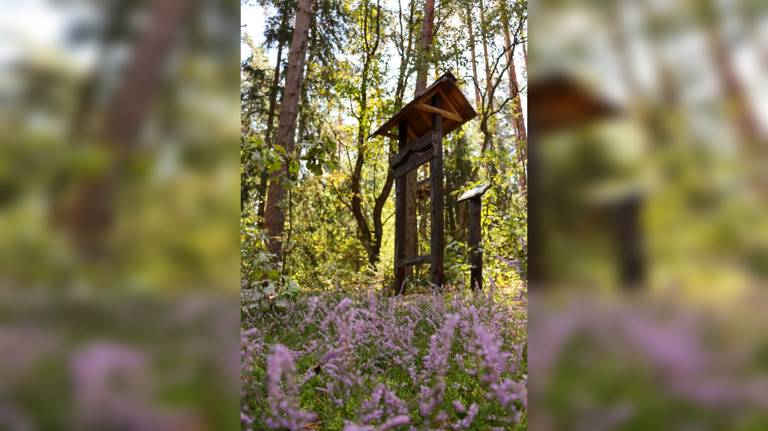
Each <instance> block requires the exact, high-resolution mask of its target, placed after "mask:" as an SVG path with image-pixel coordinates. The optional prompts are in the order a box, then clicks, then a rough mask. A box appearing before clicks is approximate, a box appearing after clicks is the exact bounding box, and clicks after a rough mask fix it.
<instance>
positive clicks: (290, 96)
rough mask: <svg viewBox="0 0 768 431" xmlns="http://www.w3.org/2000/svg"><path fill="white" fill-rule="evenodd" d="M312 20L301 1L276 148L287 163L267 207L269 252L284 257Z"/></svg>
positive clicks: (307, 2)
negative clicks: (289, 189)
mask: <svg viewBox="0 0 768 431" xmlns="http://www.w3.org/2000/svg"><path fill="white" fill-rule="evenodd" d="M311 17H312V0H299V3H298V7H297V10H296V22H295V23H294V27H293V38H292V40H291V47H290V50H289V51H288V68H287V70H286V75H285V89H284V91H283V99H282V106H281V109H280V117H279V120H278V128H277V133H276V134H275V146H276V147H277V146H279V147H282V148H283V149H285V160H284V161H283V164H282V166H281V168H280V169H279V170H277V171H275V172H273V173H272V176H271V178H270V182H269V193H268V197H267V208H266V210H265V214H264V221H265V225H266V228H267V234H268V235H269V247H268V248H269V251H270V253H273V254H274V255H276V256H277V257H278V260H279V259H280V258H281V257H282V238H281V237H282V235H283V230H284V227H285V226H284V224H285V212H284V209H283V201H284V200H285V195H286V190H285V186H286V185H285V179H286V177H287V174H288V164H289V162H290V159H291V158H292V156H293V153H294V147H295V143H294V134H295V133H296V117H297V116H298V112H299V98H300V97H299V96H300V94H301V84H302V81H303V80H304V59H305V56H306V52H307V42H308V36H309V24H310V20H311Z"/></svg>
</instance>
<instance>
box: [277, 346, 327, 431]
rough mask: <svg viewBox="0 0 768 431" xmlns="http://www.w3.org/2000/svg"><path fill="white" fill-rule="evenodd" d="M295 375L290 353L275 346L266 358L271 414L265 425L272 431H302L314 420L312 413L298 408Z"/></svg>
mask: <svg viewBox="0 0 768 431" xmlns="http://www.w3.org/2000/svg"><path fill="white" fill-rule="evenodd" d="M295 373H296V367H295V365H294V363H293V357H292V356H291V352H290V351H289V350H288V349H286V348H285V347H284V346H282V345H279V344H278V345H276V346H275V347H274V350H273V352H272V354H271V355H269V357H268V358H267V393H268V400H269V403H270V407H271V413H272V415H271V417H270V418H268V419H267V425H268V426H269V427H270V428H272V429H284V428H287V429H290V430H303V429H304V428H305V427H306V426H307V424H309V423H310V422H311V421H313V420H314V419H315V418H316V416H315V414H314V413H310V412H304V411H302V410H300V409H299V407H298V400H297V398H296V397H297V396H298V388H297V387H296V384H295V381H294V380H295Z"/></svg>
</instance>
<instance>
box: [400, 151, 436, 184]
mask: <svg viewBox="0 0 768 431" xmlns="http://www.w3.org/2000/svg"><path fill="white" fill-rule="evenodd" d="M434 157H435V150H434V148H429V149H428V150H427V151H423V152H421V153H416V154H413V155H412V156H411V157H409V158H407V159H406V160H405V162H404V163H402V164H400V165H399V166H398V167H396V168H394V171H395V178H397V177H402V176H403V175H405V174H407V173H408V172H411V171H412V170H414V169H416V168H418V167H419V166H421V165H423V164H424V163H427V162H429V161H430V160H432V159H433V158H434Z"/></svg>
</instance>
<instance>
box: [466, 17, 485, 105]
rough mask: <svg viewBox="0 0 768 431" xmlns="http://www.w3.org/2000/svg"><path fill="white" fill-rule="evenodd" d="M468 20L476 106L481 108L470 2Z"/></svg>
mask: <svg viewBox="0 0 768 431" xmlns="http://www.w3.org/2000/svg"><path fill="white" fill-rule="evenodd" d="M466 21H467V32H468V35H469V54H470V61H471V64H472V78H473V80H472V82H473V85H472V87H474V89H475V107H477V108H481V107H482V106H481V105H482V101H481V99H480V84H479V82H480V81H479V76H477V53H476V51H475V32H474V29H473V28H472V21H473V18H472V5H471V4H470V3H467V9H466Z"/></svg>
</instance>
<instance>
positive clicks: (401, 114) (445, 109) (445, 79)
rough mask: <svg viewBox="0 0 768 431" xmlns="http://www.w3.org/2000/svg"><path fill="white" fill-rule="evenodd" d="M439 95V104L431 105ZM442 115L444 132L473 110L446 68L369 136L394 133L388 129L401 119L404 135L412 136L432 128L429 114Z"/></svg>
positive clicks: (454, 128)
mask: <svg viewBox="0 0 768 431" xmlns="http://www.w3.org/2000/svg"><path fill="white" fill-rule="evenodd" d="M434 95H440V97H441V103H440V107H439V108H436V107H433V106H431V101H432V96H434ZM433 113H436V114H441V115H442V116H443V135H444V136H445V135H448V134H449V133H451V132H452V131H454V130H456V129H458V128H459V127H460V126H461V125H462V124H464V123H466V122H467V121H469V120H471V119H473V118H475V116H477V112H475V108H473V107H472V105H471V104H470V103H469V101H468V100H467V98H466V97H464V94H463V93H462V92H461V89H459V87H458V86H457V85H456V77H455V76H453V74H452V73H450V72H446V73H444V74H443V75H442V76H441V77H440V78H438V79H437V80H436V81H435V82H433V83H432V85H430V86H429V87H427V88H426V89H424V91H422V92H421V93H420V94H419V95H418V96H416V97H415V98H414V99H413V100H411V101H410V102H408V104H407V105H405V106H403V108H402V109H400V110H399V111H398V112H397V113H396V114H395V115H393V116H392V117H391V118H390V119H389V120H387V121H386V122H385V123H384V124H382V125H381V126H380V127H379V128H378V129H376V131H375V132H373V133H371V136H370V137H373V136H377V135H379V136H391V137H396V136H397V135H395V134H394V133H392V132H391V130H392V129H394V128H397V127H398V125H399V124H400V121H401V120H404V121H406V122H407V124H408V138H409V139H413V138H416V137H419V136H422V135H424V134H425V133H427V132H429V131H430V130H432V114H433Z"/></svg>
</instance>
